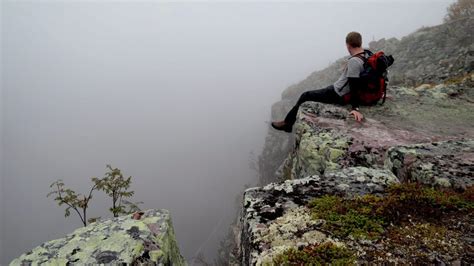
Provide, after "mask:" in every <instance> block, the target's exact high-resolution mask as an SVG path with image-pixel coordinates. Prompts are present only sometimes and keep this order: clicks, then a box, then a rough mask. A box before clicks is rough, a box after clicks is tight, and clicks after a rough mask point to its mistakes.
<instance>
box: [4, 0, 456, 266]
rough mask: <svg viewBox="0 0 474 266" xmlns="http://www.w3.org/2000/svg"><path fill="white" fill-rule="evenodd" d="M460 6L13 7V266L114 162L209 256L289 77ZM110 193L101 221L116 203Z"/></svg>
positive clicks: (7, 58)
mask: <svg viewBox="0 0 474 266" xmlns="http://www.w3.org/2000/svg"><path fill="white" fill-rule="evenodd" d="M450 2H451V1H429V2H427V1H420V2H416V1H412V2H411V3H408V2H407V1H390V2H389V1H387V2H384V1H371V2H315V3H308V2H306V3H302V2H298V3H296V2H293V3H290V2H287V3H286V2H284V3H274V2H261V3H248V2H245V3H244V2H235V3H216V2H214V3H212V2H198V3H153V2H131V1H130V2H112V1H107V2H102V3H101V2H99V1H97V2H93V1H89V2H77V1H75V2H59V1H57V2H26V1H21V2H16V1H7V2H3V4H2V12H1V23H2V34H1V38H2V41H1V43H2V50H1V51H2V54H1V56H2V57H1V63H2V70H1V75H2V77H3V79H2V83H1V89H2V94H1V97H2V98H1V119H2V123H1V128H0V129H1V130H0V132H1V135H0V136H1V138H2V147H1V151H2V153H1V154H0V160H1V166H2V170H1V172H0V173H1V177H2V180H1V181H2V182H0V189H1V196H0V209H1V212H0V215H1V217H0V229H1V230H0V234H1V235H0V239H1V241H0V257H1V260H0V263H1V264H7V263H8V262H9V261H10V260H12V259H13V258H14V257H17V256H18V255H20V254H21V253H23V252H25V251H27V250H28V249H31V248H33V247H35V246H37V245H39V244H41V243H42V242H45V241H48V240H51V239H55V238H59V237H62V236H64V235H65V234H66V233H69V232H71V231H72V230H74V229H75V228H77V227H80V226H81V223H80V220H79V219H78V218H77V217H76V216H75V215H74V214H72V215H71V217H69V218H67V219H65V218H64V211H63V209H62V208H59V207H58V206H57V205H56V203H55V202H53V200H52V199H51V198H46V194H47V193H48V192H49V184H50V183H52V182H53V181H55V180H56V179H59V178H61V179H63V180H64V181H65V183H66V185H67V186H69V187H72V188H73V189H74V190H76V191H78V192H81V193H86V192H87V189H88V187H89V186H90V181H89V180H90V178H91V177H93V176H101V175H103V174H104V172H105V170H106V169H105V165H106V164H112V166H114V167H118V168H120V169H122V171H123V172H124V173H125V174H126V175H131V176H133V179H132V182H133V183H132V190H134V191H135V193H136V194H135V197H134V200H136V201H143V202H144V204H143V205H142V208H144V209H148V208H165V209H168V210H170V211H171V214H172V218H173V224H174V228H175V231H176V236H177V240H178V243H179V246H180V248H181V252H182V254H183V255H184V256H185V257H186V259H187V260H188V261H191V259H192V258H193V257H194V256H196V254H197V253H198V252H202V253H203V254H205V256H206V258H207V259H208V260H209V261H212V259H213V258H215V256H216V250H217V248H218V247H219V241H220V240H221V239H222V237H223V235H224V234H225V233H226V232H227V230H228V226H229V223H230V222H231V220H232V219H233V218H234V213H235V208H234V207H235V200H236V197H238V195H239V193H240V192H241V191H242V190H243V189H244V186H245V185H246V184H249V185H255V184H256V183H257V177H256V173H255V171H254V170H252V169H251V167H250V165H251V162H252V160H254V159H255V158H256V156H257V155H258V154H259V153H260V151H261V148H262V146H263V142H264V138H265V135H266V132H267V129H268V121H269V119H270V107H271V105H272V103H274V102H275V101H277V100H278V99H279V98H280V94H281V92H282V91H283V89H285V88H286V87H287V86H289V85H291V84H293V83H296V82H298V81H300V80H301V79H303V78H304V77H306V76H307V75H308V74H310V73H311V72H312V71H314V70H317V69H321V68H323V67H325V66H327V65H329V64H330V63H331V62H333V61H335V60H336V59H337V58H340V57H341V56H345V55H346V54H347V51H346V48H345V44H344V38H345V35H346V33H347V32H349V31H352V30H356V31H359V32H361V33H362V35H363V36H364V40H365V44H367V43H368V42H369V41H370V40H372V39H379V38H383V37H388V38H389V37H398V38H400V37H402V36H404V35H406V34H408V33H410V32H412V31H414V30H416V29H418V28H420V27H421V26H429V25H435V24H439V23H441V21H442V18H443V15H444V13H445V9H446V7H447V5H448V4H449V3H450ZM108 206H109V200H108V199H107V198H106V197H105V196H104V195H103V193H100V192H98V193H95V196H94V198H93V200H92V202H91V210H90V212H91V214H90V216H91V217H92V216H103V217H107V216H110V215H109V214H107V212H108V210H107V209H108Z"/></svg>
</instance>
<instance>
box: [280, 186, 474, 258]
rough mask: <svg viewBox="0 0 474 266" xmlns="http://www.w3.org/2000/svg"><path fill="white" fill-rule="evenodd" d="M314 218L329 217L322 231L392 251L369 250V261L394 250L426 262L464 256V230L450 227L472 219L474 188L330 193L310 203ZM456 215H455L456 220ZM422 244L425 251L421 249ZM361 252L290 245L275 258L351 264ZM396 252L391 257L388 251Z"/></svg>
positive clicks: (330, 246)
mask: <svg viewBox="0 0 474 266" xmlns="http://www.w3.org/2000/svg"><path fill="white" fill-rule="evenodd" d="M309 208H310V210H311V215H312V217H313V218H314V219H323V220H324V221H325V222H324V223H323V225H322V229H323V230H325V231H327V232H329V233H330V234H331V235H332V237H335V238H338V239H345V238H352V239H355V240H369V241H375V242H377V241H379V240H381V239H384V240H383V242H384V243H385V245H386V248H387V250H374V251H369V252H367V255H366V256H367V259H369V261H370V260H375V259H381V258H382V259H383V258H384V256H387V254H389V253H390V251H391V250H403V252H404V254H407V255H410V257H413V258H415V259H414V261H415V262H416V261H418V260H417V259H416V258H418V259H421V260H419V261H425V262H426V260H425V259H426V258H425V257H424V256H427V254H428V253H429V251H436V252H438V251H439V252H441V253H446V254H449V255H451V256H458V255H459V254H461V253H462V252H461V251H462V250H463V244H462V243H461V242H459V241H457V239H459V236H460V235H461V234H462V232H461V231H459V230H458V231H459V232H458V231H456V230H455V229H452V228H449V224H450V223H452V221H454V220H456V219H457V221H466V220H467V221H469V219H470V218H469V217H471V215H472V212H473V210H474V188H473V187H470V188H468V189H467V190H466V191H464V192H457V191H453V190H437V189H434V188H431V187H427V186H423V185H421V184H416V183H406V184H399V185H394V186H392V187H390V188H389V189H388V191H387V193H386V195H385V196H376V195H365V196H361V197H357V198H354V199H346V198H342V197H340V196H334V195H326V196H323V197H320V198H316V199H314V200H312V201H311V202H310V203H309ZM453 217H454V218H453ZM420 246H423V247H424V249H423V250H422V251H421V252H420ZM354 253H355V251H351V250H350V249H348V248H346V247H343V246H337V245H335V244H331V243H326V244H321V245H310V246H307V247H304V248H300V249H295V248H292V249H289V250H287V251H285V252H284V253H283V254H281V255H279V256H278V257H277V258H275V260H274V262H275V263H276V264H277V265H308V264H309V265H321V264H327V263H331V264H338V265H346V264H352V263H355V257H354ZM388 256H391V255H388Z"/></svg>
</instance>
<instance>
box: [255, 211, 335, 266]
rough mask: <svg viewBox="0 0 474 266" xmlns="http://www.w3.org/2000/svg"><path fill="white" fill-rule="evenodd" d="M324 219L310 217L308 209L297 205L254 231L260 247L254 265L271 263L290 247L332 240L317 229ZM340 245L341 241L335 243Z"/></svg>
mask: <svg viewBox="0 0 474 266" xmlns="http://www.w3.org/2000/svg"><path fill="white" fill-rule="evenodd" d="M323 222H324V221H322V220H315V219H312V218H311V214H310V210H309V209H308V208H306V207H297V208H293V209H290V210H288V211H287V212H286V213H285V214H284V215H283V216H281V217H278V218H277V219H275V220H274V221H272V222H271V223H270V224H269V225H268V226H266V227H264V228H263V229H261V230H259V231H258V232H256V234H255V237H256V242H257V243H259V246H260V247H261V249H262V252H261V253H260V254H259V256H258V260H257V261H256V262H255V263H256V265H271V264H272V261H273V259H274V258H275V257H276V256H277V255H279V254H282V253H283V252H284V251H286V250H288V249H290V248H297V247H298V246H307V245H311V244H321V243H324V242H334V243H336V241H334V240H333V239H331V238H330V237H329V236H327V235H326V234H325V233H323V232H321V231H319V230H317V227H318V226H319V225H321V224H322V223H323ZM337 244H339V245H342V243H337Z"/></svg>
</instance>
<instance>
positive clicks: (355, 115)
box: [350, 110, 364, 122]
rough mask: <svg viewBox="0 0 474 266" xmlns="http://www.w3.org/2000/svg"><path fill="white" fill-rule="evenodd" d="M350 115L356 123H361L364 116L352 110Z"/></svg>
mask: <svg viewBox="0 0 474 266" xmlns="http://www.w3.org/2000/svg"><path fill="white" fill-rule="evenodd" d="M350 114H351V115H353V116H354V119H355V120H356V121H357V122H360V121H362V119H363V118H364V116H363V115H362V114H361V113H360V112H359V111H356V110H352V111H351V112H350Z"/></svg>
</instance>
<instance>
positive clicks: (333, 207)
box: [310, 196, 384, 239]
mask: <svg viewBox="0 0 474 266" xmlns="http://www.w3.org/2000/svg"><path fill="white" fill-rule="evenodd" d="M374 199H375V197H374ZM364 200H365V199H359V200H358V201H356V203H357V204H354V202H353V201H350V200H344V199H343V198H341V197H338V196H323V197H321V198H317V199H314V200H313V201H311V203H310V208H311V210H312V217H313V218H315V219H324V220H326V223H325V224H324V227H325V229H327V230H330V231H331V232H332V233H333V234H334V235H335V236H337V237H347V236H349V235H351V236H353V237H355V238H362V239H375V238H378V237H379V236H380V234H381V233H383V231H384V230H383V226H384V221H383V219H381V217H378V216H374V215H371V214H372V209H371V208H370V205H369V206H366V205H364V204H362V203H363V201H364ZM377 200H378V199H377Z"/></svg>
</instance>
